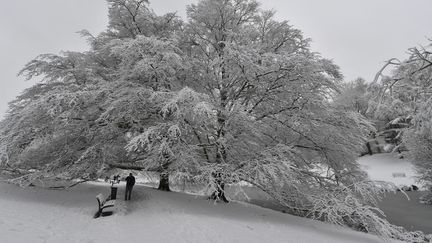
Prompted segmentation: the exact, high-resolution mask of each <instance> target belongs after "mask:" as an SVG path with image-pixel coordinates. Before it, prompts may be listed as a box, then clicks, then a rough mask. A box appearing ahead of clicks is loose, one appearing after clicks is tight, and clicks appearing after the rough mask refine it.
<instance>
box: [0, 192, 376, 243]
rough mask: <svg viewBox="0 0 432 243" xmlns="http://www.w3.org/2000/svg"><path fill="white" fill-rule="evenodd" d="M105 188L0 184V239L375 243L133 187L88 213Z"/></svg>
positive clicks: (270, 214)
mask: <svg viewBox="0 0 432 243" xmlns="http://www.w3.org/2000/svg"><path fill="white" fill-rule="evenodd" d="M98 193H104V194H105V195H108V193H109V185H107V184H104V183H98V184H95V183H88V184H81V185H78V186H76V187H73V188H71V189H68V190H46V189H41V188H35V187H31V188H25V189H23V188H18V187H16V186H13V185H8V184H2V183H0V205H1V207H0V215H1V217H0V235H1V240H0V241H1V242H7V243H15V242H35V243H36V242H56V243H57V242H88V243H94V242H151V243H157V242H167V243H168V242H175V243H182V242H224V243H228V242H248V243H253V242H257V243H258V242H260V243H262V242H271V243H278V242H281V243H282V242H284V243H290V242H302V243H303V242H304V243H307V242H311V243H312V242H313V243H315V242H329V243H337V242H341V243H349V242H356V243H360V242H361V243H378V242H384V241H383V240H382V239H379V238H378V237H376V236H373V235H368V234H364V233H360V232H355V231H352V230H349V229H346V228H341V227H337V226H333V225H329V224H325V223H322V222H318V221H314V220H310V219H305V218H300V217H295V216H291V215H288V214H283V213H280V212H277V211H273V210H270V209H265V208H261V207H258V206H254V205H250V204H247V203H241V202H235V201H234V202H231V203H229V204H224V203H214V202H213V201H209V200H206V199H205V198H204V197H201V196H194V195H188V194H183V193H176V192H161V191H157V190H155V189H153V188H149V187H145V186H142V185H137V186H135V188H134V192H133V194H132V201H127V202H125V201H123V200H122V196H123V193H124V185H121V186H120V188H119V195H118V196H119V197H120V198H119V199H118V200H117V206H116V212H115V214H114V215H112V216H108V217H100V218H97V219H94V218H93V215H94V213H95V212H96V209H97V202H96V198H95V196H96V195H97V194H98Z"/></svg>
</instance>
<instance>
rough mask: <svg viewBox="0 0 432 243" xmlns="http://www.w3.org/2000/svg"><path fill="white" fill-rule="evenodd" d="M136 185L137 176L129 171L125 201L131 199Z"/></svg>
mask: <svg viewBox="0 0 432 243" xmlns="http://www.w3.org/2000/svg"><path fill="white" fill-rule="evenodd" d="M134 185H135V177H134V176H133V175H132V173H129V176H128V177H126V192H125V201H127V200H130V199H131V194H132V188H133V186H134Z"/></svg>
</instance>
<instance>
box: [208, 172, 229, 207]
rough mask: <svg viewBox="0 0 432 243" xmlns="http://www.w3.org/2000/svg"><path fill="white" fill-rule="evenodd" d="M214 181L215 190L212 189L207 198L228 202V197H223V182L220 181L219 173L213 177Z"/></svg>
mask: <svg viewBox="0 0 432 243" xmlns="http://www.w3.org/2000/svg"><path fill="white" fill-rule="evenodd" d="M215 183H216V191H214V192H213V193H212V194H211V196H210V197H209V199H212V200H222V201H223V202H225V203H228V202H229V201H228V199H227V198H226V197H225V183H223V182H222V179H221V175H220V174H219V175H218V176H217V178H216V179H215Z"/></svg>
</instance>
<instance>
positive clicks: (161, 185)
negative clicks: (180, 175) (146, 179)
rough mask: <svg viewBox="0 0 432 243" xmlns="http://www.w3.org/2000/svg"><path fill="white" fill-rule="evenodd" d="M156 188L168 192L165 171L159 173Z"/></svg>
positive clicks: (167, 180) (167, 179) (167, 177)
mask: <svg viewBox="0 0 432 243" xmlns="http://www.w3.org/2000/svg"><path fill="white" fill-rule="evenodd" d="M158 190H161V191H166V192H169V191H171V190H170V187H169V174H168V173H167V172H161V173H160V175H159V187H158Z"/></svg>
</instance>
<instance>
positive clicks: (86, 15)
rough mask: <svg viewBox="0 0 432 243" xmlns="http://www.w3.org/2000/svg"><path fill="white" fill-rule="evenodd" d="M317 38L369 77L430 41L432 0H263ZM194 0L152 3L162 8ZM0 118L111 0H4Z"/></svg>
mask: <svg viewBox="0 0 432 243" xmlns="http://www.w3.org/2000/svg"><path fill="white" fill-rule="evenodd" d="M259 1H260V2H262V7H263V8H266V9H275V10H276V11H277V12H278V13H277V17H278V18H279V19H286V20H289V21H290V23H291V24H292V25H294V26H295V27H297V28H299V29H301V30H302V31H303V32H304V34H305V36H306V37H310V38H312V40H313V44H312V48H313V50H315V51H318V52H321V53H322V55H323V56H324V57H327V58H331V59H333V60H334V61H335V63H336V64H338V65H339V66H340V67H341V70H342V72H343V74H344V75H345V77H346V80H352V79H355V78H356V77H359V76H360V77H364V78H365V79H367V80H371V79H372V77H373V76H374V75H375V73H376V71H377V70H379V68H380V67H381V66H382V64H383V62H384V61H385V60H387V59H389V58H391V57H398V58H404V57H405V53H406V49H407V48H409V47H412V46H416V45H420V44H426V43H427V38H432V14H431V12H430V11H431V10H432V0H259ZM192 2H196V0H153V1H151V3H152V5H151V6H153V8H154V9H155V11H156V12H158V13H163V12H167V11H178V13H179V14H180V15H181V16H185V6H186V4H189V3H192ZM0 6H1V7H0V31H1V32H0V33H1V35H0V117H2V115H3V114H4V112H5V111H6V109H7V102H9V101H11V100H12V99H13V98H14V97H15V96H17V95H18V94H19V93H20V92H21V91H22V90H23V89H24V88H26V87H29V86H30V85H31V84H32V83H31V82H25V81H24V80H23V78H20V77H16V74H17V72H18V71H19V70H20V69H21V68H22V67H23V65H24V64H25V63H27V62H28V61H30V60H31V59H32V58H34V57H35V56H37V55H38V54H41V53H58V52H60V51H62V50H74V51H80V50H81V51H83V50H86V49H87V44H86V42H85V41H84V40H83V39H81V38H80V37H79V35H78V34H76V32H77V31H79V30H82V29H88V30H90V31H91V32H92V33H98V32H100V31H102V30H104V29H105V27H106V24H107V6H106V3H105V0H0Z"/></svg>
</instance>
